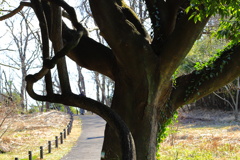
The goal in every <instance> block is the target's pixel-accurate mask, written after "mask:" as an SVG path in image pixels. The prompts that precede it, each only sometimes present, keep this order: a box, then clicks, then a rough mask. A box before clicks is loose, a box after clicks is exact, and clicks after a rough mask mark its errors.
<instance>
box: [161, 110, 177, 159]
mask: <svg viewBox="0 0 240 160" xmlns="http://www.w3.org/2000/svg"><path fill="white" fill-rule="evenodd" d="M162 114H164V113H162ZM177 118H178V112H177V111H176V112H175V113H174V114H173V117H172V118H169V119H167V121H166V122H165V123H164V124H161V125H160V129H159V133H158V136H157V149H158V150H159V148H160V145H161V143H162V142H163V141H164V139H166V138H167V137H168V136H169V135H170V134H171V133H173V132H175V131H173V130H171V128H170V127H169V126H170V125H172V124H174V123H177ZM158 153H159V152H157V154H158ZM157 156H159V155H157Z"/></svg>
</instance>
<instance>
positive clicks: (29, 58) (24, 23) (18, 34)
mask: <svg viewBox="0 0 240 160" xmlns="http://www.w3.org/2000/svg"><path fill="white" fill-rule="evenodd" d="M30 11H31V10H30V9H27V10H25V11H21V12H20V14H21V16H20V17H21V18H22V19H21V20H20V23H19V25H16V24H15V23H16V22H15V21H16V19H15V20H8V21H7V22H6V26H7V27H8V29H9V31H10V34H11V37H12V39H13V45H15V46H16V48H17V52H18V56H17V57H18V58H17V59H16V56H13V55H12V54H11V55H7V57H8V58H9V59H10V60H11V61H12V62H13V63H15V65H16V66H17V67H19V68H20V70H21V75H20V77H21V85H20V96H21V107H22V110H24V109H27V107H26V106H27V96H26V81H25V77H26V76H27V72H28V70H29V69H30V68H33V67H32V65H33V61H34V60H36V58H37V57H36V56H37V53H38V52H39V44H38V39H36V35H35V34H36V33H34V32H33V30H32V29H31V28H30V25H31V24H30V21H32V20H33V15H31V12H30ZM18 20H19V19H18ZM32 41H33V42H32ZM30 45H31V46H32V47H29V46H30ZM34 45H35V46H34ZM27 52H31V55H27ZM6 54H9V53H6Z"/></svg>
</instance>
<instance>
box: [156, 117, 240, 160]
mask: <svg viewBox="0 0 240 160" xmlns="http://www.w3.org/2000/svg"><path fill="white" fill-rule="evenodd" d="M185 122H186V121H185ZM171 128H173V129H174V131H173V132H172V133H171V132H170V134H169V137H168V138H167V139H166V140H165V141H164V142H163V143H162V144H161V147H160V149H159V152H158V157H157V159H159V160H240V138H239V137H240V123H239V122H234V123H232V122H218V121H199V120H197V121H194V122H189V123H182V122H181V121H180V122H179V123H177V124H174V126H172V127H171Z"/></svg>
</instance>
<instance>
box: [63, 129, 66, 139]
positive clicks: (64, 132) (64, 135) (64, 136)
mask: <svg viewBox="0 0 240 160" xmlns="http://www.w3.org/2000/svg"><path fill="white" fill-rule="evenodd" d="M63 138H64V139H66V129H63Z"/></svg>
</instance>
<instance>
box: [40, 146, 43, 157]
mask: <svg viewBox="0 0 240 160" xmlns="http://www.w3.org/2000/svg"><path fill="white" fill-rule="evenodd" d="M40 159H43V146H40Z"/></svg>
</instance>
